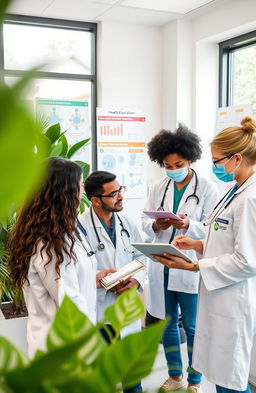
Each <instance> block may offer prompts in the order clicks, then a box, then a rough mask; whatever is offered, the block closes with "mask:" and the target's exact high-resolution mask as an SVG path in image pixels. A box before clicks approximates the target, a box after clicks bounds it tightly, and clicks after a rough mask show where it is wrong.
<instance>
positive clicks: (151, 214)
mask: <svg viewBox="0 0 256 393" xmlns="http://www.w3.org/2000/svg"><path fill="white" fill-rule="evenodd" d="M143 213H144V214H146V215H147V216H148V217H150V218H153V219H154V220H158V219H159V218H171V219H172V220H181V218H180V217H179V216H177V215H176V214H174V213H172V212H167V211H163V210H159V211H153V210H148V211H144V212H143Z"/></svg>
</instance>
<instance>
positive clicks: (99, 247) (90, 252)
mask: <svg viewBox="0 0 256 393" xmlns="http://www.w3.org/2000/svg"><path fill="white" fill-rule="evenodd" d="M116 216H117V218H118V221H119V224H120V226H121V239H122V242H123V245H124V248H125V250H126V251H127V252H129V253H130V254H133V253H134V248H132V246H131V241H130V240H131V239H130V233H129V231H128V230H127V229H125V227H124V224H123V222H122V220H121V218H120V217H119V215H118V214H116ZM90 217H91V222H92V226H93V229H94V232H95V235H96V238H97V242H98V244H97V249H96V250H95V251H94V250H93V248H92V246H91V244H90V243H89V240H88V235H87V232H86V229H85V228H84V226H83V225H82V224H81V222H80V221H78V224H77V225H78V228H79V229H80V231H81V232H82V233H83V235H84V236H85V237H86V238H87V242H88V244H89V246H90V248H91V250H87V249H86V248H85V246H84V248H85V250H86V252H87V255H88V257H91V256H92V255H94V254H96V252H97V250H98V251H103V250H104V249H105V244H104V243H103V242H102V241H101V239H100V236H99V234H98V231H97V228H96V225H95V221H94V218H93V213H92V208H90ZM124 235H125V237H126V238H127V239H128V242H129V246H128V247H127V244H126V243H125V241H124Z"/></svg>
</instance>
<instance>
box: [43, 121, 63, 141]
mask: <svg viewBox="0 0 256 393" xmlns="http://www.w3.org/2000/svg"><path fill="white" fill-rule="evenodd" d="M45 135H46V136H47V138H48V139H50V141H51V143H54V142H56V141H57V140H58V139H59V137H60V124H59V123H56V124H53V125H52V126H50V127H49V128H48V129H47V131H46V132H45Z"/></svg>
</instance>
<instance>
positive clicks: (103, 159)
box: [97, 108, 146, 198]
mask: <svg viewBox="0 0 256 393" xmlns="http://www.w3.org/2000/svg"><path fill="white" fill-rule="evenodd" d="M145 122H146V117H145V116H144V115H143V114H142V113H141V112H139V111H134V110H113V109H112V110H109V109H105V108H97V141H98V154H97V157H98V169H99V170H105V171H109V172H113V173H115V174H116V175H117V179H118V181H119V183H120V184H121V185H125V186H126V195H125V196H126V198H143V197H144V196H145V193H146V184H145V139H144V135H145Z"/></svg>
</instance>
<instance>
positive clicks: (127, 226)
mask: <svg viewBox="0 0 256 393" xmlns="http://www.w3.org/2000/svg"><path fill="white" fill-rule="evenodd" d="M84 188H85V192H86V195H87V197H88V199H89V200H90V201H91V204H92V205H91V207H90V208H89V209H88V210H86V211H85V213H83V214H82V215H81V216H80V218H79V221H80V224H81V225H82V226H83V228H84V229H85V231H84V232H83V233H84V234H85V235H86V237H87V240H88V241H89V243H90V247H91V250H90V251H91V252H93V254H95V257H96V260H97V270H102V266H104V269H106V266H108V267H109V268H112V269H117V270H118V269H119V268H121V267H122V266H124V265H126V264H128V263H129V262H131V261H132V260H134V259H138V260H140V261H142V262H144V263H145V262H146V258H145V257H144V255H143V254H141V253H140V252H139V251H137V250H136V249H134V248H133V247H132V246H131V243H133V242H141V241H142V239H141V236H140V234H139V231H138V229H137V227H136V226H135V224H134V223H133V222H132V220H131V219H130V218H129V217H127V216H125V215H124V214H122V213H120V212H121V211H122V210H123V195H124V192H125V186H121V185H120V184H119V183H118V181H117V179H116V176H115V175H114V174H112V173H110V172H106V171H95V172H93V173H91V175H90V176H89V177H88V178H87V179H86V181H85V184H84ZM144 278H145V273H144V272H143V271H142V272H139V273H137V274H136V275H135V276H133V277H130V278H128V279H126V280H123V281H122V282H121V283H120V284H118V285H116V286H115V287H113V288H111V289H110V290H108V291H107V290H105V289H104V288H99V289H98V291H97V292H98V295H97V319H98V320H102V319H103V315H104V310H105V308H106V307H108V306H110V305H111V304H113V303H114V302H115V300H116V298H117V296H119V295H121V294H122V293H123V292H125V291H127V290H128V289H130V288H132V287H136V288H137V289H138V292H139V293H141V292H142V291H143V286H144ZM140 328H141V324H140V321H136V322H134V323H132V324H131V325H129V326H127V327H125V328H124V329H122V331H121V337H124V336H126V335H127V334H131V333H135V332H137V331H139V330H140ZM108 330H109V332H110V334H112V335H113V336H114V335H115V332H114V330H113V329H112V327H111V326H110V325H109V326H108ZM102 334H103V336H104V338H105V339H106V341H108V342H109V338H108V336H107V335H106V333H105V331H104V330H103V331H102ZM141 391H142V387H141V383H140V382H138V383H137V384H136V385H135V386H132V387H130V388H126V389H124V392H125V393H128V392H129V393H130V392H141Z"/></svg>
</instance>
